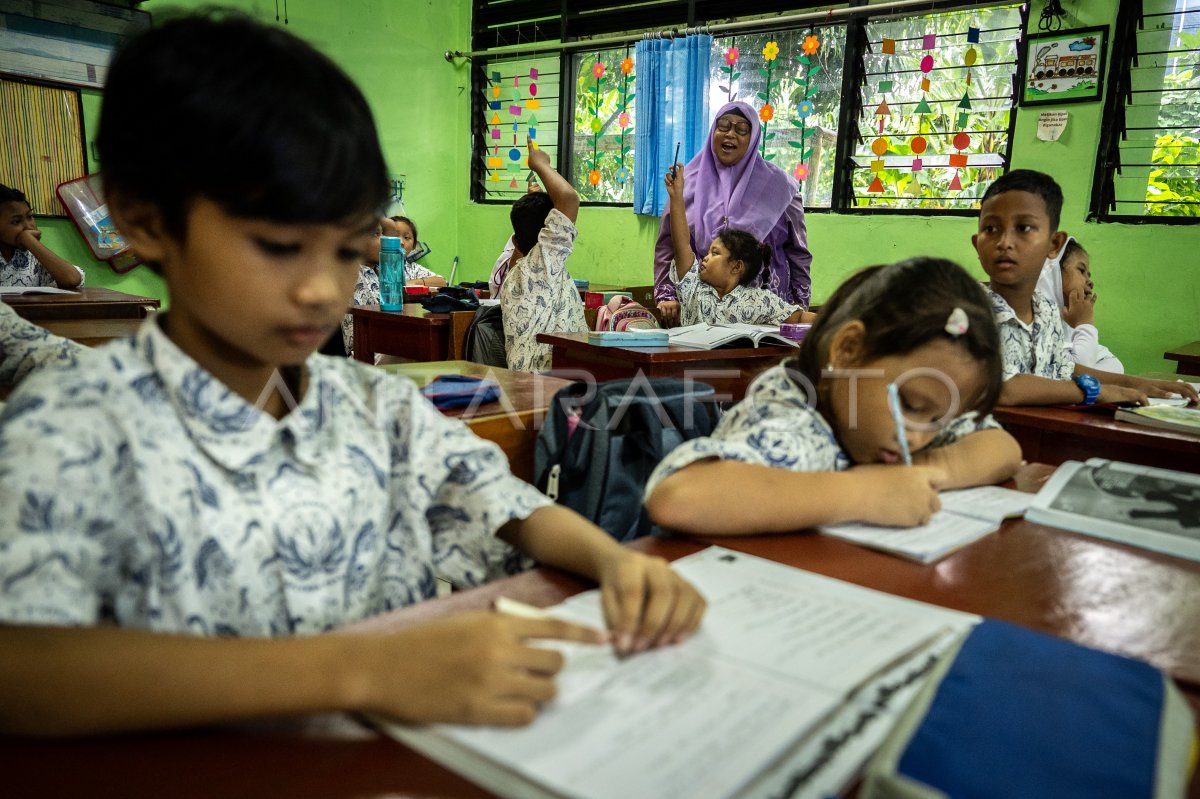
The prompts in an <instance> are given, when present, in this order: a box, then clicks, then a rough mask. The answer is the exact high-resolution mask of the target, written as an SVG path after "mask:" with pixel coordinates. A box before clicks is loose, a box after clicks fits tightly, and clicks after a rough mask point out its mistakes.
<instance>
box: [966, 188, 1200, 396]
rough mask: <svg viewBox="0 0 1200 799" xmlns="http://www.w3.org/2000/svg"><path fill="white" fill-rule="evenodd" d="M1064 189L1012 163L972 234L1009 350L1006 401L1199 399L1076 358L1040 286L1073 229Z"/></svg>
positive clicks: (1186, 388)
mask: <svg viewBox="0 0 1200 799" xmlns="http://www.w3.org/2000/svg"><path fill="white" fill-rule="evenodd" d="M1062 204H1063V195H1062V189H1060V188H1059V186H1058V184H1057V183H1056V182H1055V181H1054V178H1052V177H1050V176H1049V175H1047V174H1045V173H1042V172H1036V171H1034V170H1030V169H1014V170H1013V171H1011V172H1009V173H1007V174H1005V175H1003V176H1002V177H1000V178H999V179H997V180H996V181H995V182H994V183H993V184H992V185H991V186H989V187H988V190H987V191H986V192H985V193H984V195H983V201H982V203H981V206H980V209H979V232H978V233H976V234H975V235H973V236H972V237H971V242H972V244H974V245H975V251H976V253H978V255H979V263H980V264H981V265H982V266H983V271H984V272H987V275H988V278H989V281H988V296H989V297H990V299H991V301H992V309H993V311H994V312H995V315H996V325H997V326H998V327H999V329H1000V345H1001V348H1002V350H1003V353H1004V378H1005V383H1004V390H1003V391H1002V392H1001V395H1000V404H1001V405H1066V404H1083V405H1091V404H1093V403H1096V402H1136V403H1138V404H1140V405H1145V404H1147V403H1148V400H1147V397H1168V396H1172V395H1174V394H1182V395H1184V396H1186V397H1187V398H1188V399H1189V400H1191V401H1192V402H1196V400H1197V395H1196V390H1195V389H1194V388H1192V387H1191V386H1190V385H1188V384H1187V383H1178V382H1173V381H1170V380H1147V379H1144V378H1138V377H1131V376H1129V375H1123V374H1115V373H1112V372H1103V371H1100V370H1098V369H1092V368H1089V367H1086V366H1081V365H1080V364H1077V363H1075V361H1074V359H1073V358H1072V357H1071V353H1070V349H1069V346H1068V345H1069V342H1068V341H1067V339H1066V336H1065V334H1064V332H1063V327H1062V323H1061V319H1060V316H1059V312H1058V306H1057V305H1056V304H1055V303H1054V301H1053V300H1051V299H1050V298H1049V297H1046V296H1045V295H1044V294H1042V293H1040V292H1038V291H1037V283H1038V278H1039V276H1040V275H1041V273H1042V267H1043V266H1044V265H1045V263H1046V259H1047V258H1049V257H1050V256H1051V255H1053V254H1055V253H1057V252H1058V251H1059V249H1060V248H1062V246H1063V245H1064V243H1065V241H1066V237H1067V234H1066V233H1064V232H1062V231H1060V230H1059V229H1058V223H1059V216H1060V214H1061V213H1062Z"/></svg>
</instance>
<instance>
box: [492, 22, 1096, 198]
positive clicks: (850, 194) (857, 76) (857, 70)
mask: <svg viewBox="0 0 1200 799" xmlns="http://www.w3.org/2000/svg"><path fill="white" fill-rule="evenodd" d="M1013 2H1014V0H930V2H928V3H926V4H922V5H919V6H915V7H913V8H905V9H903V10H899V11H897V10H894V9H893V10H880V9H873V8H872V7H871V6H870V5H868V0H849V2H847V3H846V4H845V6H843V8H844V9H845V10H846V12H847V13H845V14H844V15H843V16H842V17H841V18H840V19H839V20H838V22H844V23H845V25H846V48H845V52H844V56H843V58H844V60H843V65H842V93H841V96H842V103H841V110H840V113H839V115H838V138H837V148H836V152H835V155H834V178H833V191H832V195H831V200H830V205H829V207H824V206H813V207H811V208H809V207H805V209H804V212H805V214H810V213H816V214H845V215H853V216H862V215H884V216H948V217H975V216H977V215H978V211H977V210H974V209H937V208H932V209H931V208H871V207H860V206H856V205H855V204H854V186H853V175H854V166H853V157H854V144H855V141H856V140H857V138H858V136H859V133H858V126H859V117H860V116H861V114H862V110H863V100H864V93H863V88H864V87H865V85H866V75H865V65H864V58H863V57H864V55H865V54H866V52H867V48H868V46H869V42H868V39H867V34H866V26H867V23H868V21H870V20H871V19H886V18H901V17H909V16H917V15H920V14H933V13H938V12H942V11H954V10H963V9H970V8H978V7H987V6H999V5H1008V4H1012V3H1013ZM551 4H552V0H526V2H523V3H521V4H519V5H520V6H521V7H522V8H524V7H525V6H529V7H530V8H532V6H534V5H536V6H538V7H539V8H543V9H544V8H548V7H549V6H550V5H551ZM615 5H616V3H615V2H614V0H608V1H607V2H606V0H572V2H571V3H570V4H568V2H567V0H560V9H561V11H560V14H559V16H558V17H557V19H553V20H552V19H544V20H539V21H537V22H531V23H529V24H532V25H533V28H534V31H533V34H532V36H531V37H530V38H531V39H532V41H547V42H549V41H550V37H549V35H548V34H547V33H546V30H548V29H550V28H552V27H554V26H555V25H557V28H558V29H557V31H556V32H555V33H556V38H557V42H562V43H565V44H566V45H568V46H567V47H564V48H563V49H561V50H558V56H559V80H560V81H561V82H563V84H564V85H562V86H561V87H560V93H559V117H558V118H559V124H558V136H557V143H558V163H557V164H556V168H557V169H558V171H559V173H560V174H564V175H569V174H572V172H573V169H574V164H573V162H572V159H573V158H574V153H573V151H572V147H571V145H572V136H571V132H572V130H573V127H574V109H575V95H576V90H575V81H574V80H571V81H569V85H565V84H566V83H568V82H567V81H566V77H567V76H569V75H572V74H573V73H572V68H573V66H574V59H575V56H576V54H578V53H585V52H587V51H588V50H589V49H599V50H608V49H614V48H617V47H621V46H622V45H620V44H617V43H613V44H610V45H605V46H601V47H598V48H589V46H588V44H589V37H592V36H604V35H607V34H612V33H615V32H622V31H624V30H628V25H627V24H625V25H622V27H616V25H619V24H621V22H622V20H620V19H618V17H620V16H621V15H618V14H609V15H607V16H596V15H595V14H589V13H588V12H589V11H594V10H595V9H601V8H603V9H608V8H612V7H614V6H615ZM629 5H630V6H639V8H638V11H639V12H642V11H645V9H644V8H643V7H641V6H642V4H641V3H636V2H630V3H629ZM788 5H789V7H788V8H786V9H780V8H779V4H778V3H775V2H764V1H763V0H744V2H743V3H741V7H740V9H739V11H740V14H739V16H743V17H746V16H752V15H755V14H763V13H770V12H774V13H776V14H779V15H785V14H793V13H799V12H804V11H808V10H814V9H819V8H825V7H828V6H829V5H830V4H829V3H820V2H811V1H808V2H806V1H805V0H794V2H793V3H789V4H788ZM568 6H570V8H568ZM489 7H490V6H489V2H488V0H475V2H474V6H473V14H472V20H471V30H472V39H471V42H472V47H474V48H475V49H476V50H480V49H486V48H487V45H488V43H487V42H486V37H487V35H488V31H487V30H485V29H481V28H478V27H476V20H477V15H478V14H479V11H480V10H481V9H486V8H489ZM723 7H724V3H716V2H712V0H675V1H674V2H662V3H657V4H655V5H654V6H653V7H652V8H653V11H654V18H653V20H648V21H652V22H655V23H657V24H660V25H662V27H663V28H669V27H671V26H672V23H671V22H670V21H669V20H671V19H675V20H676V22H675V23H674V24H675V25H686V27H688V28H696V27H698V26H699V27H703V26H704V25H705V24H706V23H712V24H716V23H717V22H718V21H727V20H728V19H729V18H728V17H727V16H723V14H724V12H723V11H720V9H721V8H723ZM672 13H673V14H674V16H672ZM708 13H712V14H714V16H712V17H711V18H707V19H706V18H704V17H703V16H701V15H704V14H708ZM1020 13H1021V32H1020V36H1019V37H1018V40H1017V64H1016V70H1015V72H1014V74H1013V85H1012V92H1013V94H1012V98H1013V99H1012V108H1011V113H1010V114H1009V121H1008V137H1007V142H1006V148H1005V152H1004V163H1005V167H1004V168H1005V171H1007V170H1008V169H1009V168H1010V165H1011V163H1012V148H1013V140H1014V139H1015V132H1016V122H1017V114H1018V109H1019V107H1020V95H1019V88H1020V85H1019V84H1020V80H1021V75H1023V74H1024V67H1025V49H1026V47H1025V42H1026V38H1027V36H1028V23H1029V4H1028V3H1024V4H1023V6H1022V8H1021V12H1020ZM641 21H642V19H640V18H639V22H641ZM759 23H760V24H756V25H753V26H748V27H746V28H744V29H742V30H740V31H739V34H754V33H774V32H778V31H785V30H788V31H790V30H803V29H804V28H806V27H809V25H789V26H784V27H779V26H777V25H775V24H774V21H773V20H772V19H771V18H763V19H761V20H760V21H759ZM639 27H641V26H639ZM500 35H501V34H499V33H497V34H496V36H497V41H498V40H499V36H500ZM715 35H719V34H714V36H715ZM557 42H556V44H557ZM519 43H520V36H519V29H518V41H516V42H508V44H519ZM500 46H503V45H500ZM553 52H554V51H553V50H540V51H538V50H530V51H527V52H522V53H520V54H519V55H520V57H535V56H539V55H540V56H543V57H544V56H548V55H551V54H552V53H553ZM516 55H518V54H513V56H514V57H515V56H516ZM504 56H505V53H504V52H503V51H501V52H497V53H496V55H495V57H496V58H503V57H504ZM471 72H472V78H471V91H472V103H471V115H472V122H471V132H472V167H471V188H470V198H471V201H472V202H475V203H479V204H485V205H507V204H510V203H511V200H509V199H498V198H497V199H488V198H487V196H486V195H487V192H486V190H482V191H481V187H483V185H484V182H483V179H484V177H485V176H486V169H485V168H484V161H483V160H482V158H481V157H478V156H480V155H481V154H482V153H484V152H486V142H485V136H486V134H487V130H486V128H487V126H486V125H485V124H484V123H483V113H482V105H483V102H484V96H483V95H484V89H485V85H486V81H485V80H484V75H483V72H484V70H483V69H482V68H477V67H474V66H473V67H472V70H471ZM1109 85H1110V87H1111V85H1112V82H1111V81H1110V84H1109ZM580 205H582V206H587V207H600V208H629V207H631V203H623V202H607V201H592V200H585V201H581V203H580Z"/></svg>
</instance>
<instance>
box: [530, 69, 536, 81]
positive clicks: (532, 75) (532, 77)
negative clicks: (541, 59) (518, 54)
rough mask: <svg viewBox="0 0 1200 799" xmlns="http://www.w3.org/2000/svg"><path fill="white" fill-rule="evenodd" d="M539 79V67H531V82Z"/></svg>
mask: <svg viewBox="0 0 1200 799" xmlns="http://www.w3.org/2000/svg"><path fill="white" fill-rule="evenodd" d="M537 78H538V71H537V67H530V68H529V79H530V80H537Z"/></svg>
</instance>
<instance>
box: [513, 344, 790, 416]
mask: <svg viewBox="0 0 1200 799" xmlns="http://www.w3.org/2000/svg"><path fill="white" fill-rule="evenodd" d="M537 340H538V341H539V342H541V343H543V344H549V345H550V346H551V347H552V348H553V349H552V352H551V363H552V367H553V372H554V374H556V375H558V376H560V377H567V378H572V379H579V378H580V377H581V376H582V374H588V375H591V376H592V377H594V378H595V379H596V380H599V381H604V380H613V379H617V378H630V377H636V376H638V375H642V376H644V377H676V378H680V379H687V378H691V379H693V380H695V381H697V382H700V383H707V384H709V385H710V386H712V387H713V388H715V389H716V390H717V399H718V400H724V399H732V400H740V399H742V397H744V396H745V395H746V386H748V385H749V384H750V381H751V380H753V379H754V378H755V376H757V375H758V373H759V372H761V371H763V370H764V369H767V368H769V367H772V366H774V365H775V364H777V363H779V362H780V361H781V360H783V359H784V358H786V357H788V356H789V355H794V354H795V352H796V351H795V350H793V349H791V348H790V347H788V348H785V347H751V348H745V349H719V350H698V349H693V348H691V347H679V346H675V345H668V346H666V347H596V346H593V345H591V344H589V343H588V341H587V334H586V333H539V334H538V337H537Z"/></svg>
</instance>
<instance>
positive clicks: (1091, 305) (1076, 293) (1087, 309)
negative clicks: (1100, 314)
mask: <svg viewBox="0 0 1200 799" xmlns="http://www.w3.org/2000/svg"><path fill="white" fill-rule="evenodd" d="M1066 300H1067V301H1066V304H1065V305H1064V306H1063V309H1062V317H1063V319H1064V320H1065V321H1066V323H1067V324H1068V325H1070V326H1071V327H1079V326H1080V325H1094V324H1095V321H1094V320H1095V318H1096V313H1095V310H1096V295H1095V294H1088V293H1087V292H1085V291H1084V290H1083V289H1072V290H1071V292H1070V293H1069V294H1068V295H1067V298H1066Z"/></svg>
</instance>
